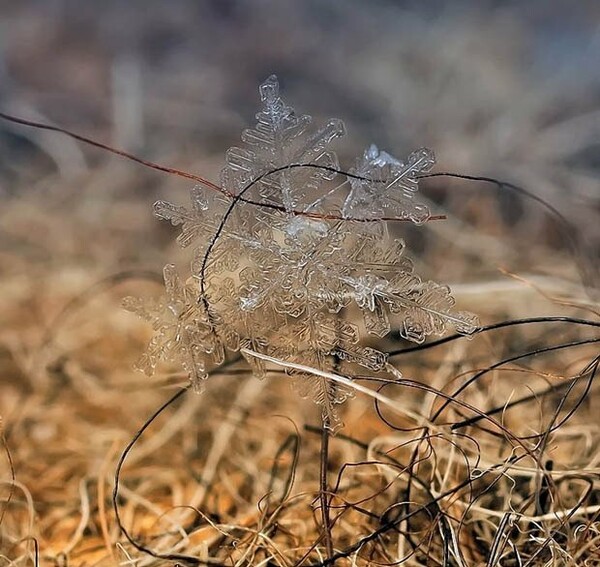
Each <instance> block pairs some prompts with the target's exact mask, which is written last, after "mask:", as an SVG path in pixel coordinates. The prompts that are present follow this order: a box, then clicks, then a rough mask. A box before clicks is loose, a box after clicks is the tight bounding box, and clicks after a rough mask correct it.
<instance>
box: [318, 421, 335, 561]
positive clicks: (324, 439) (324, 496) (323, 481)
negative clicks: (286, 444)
mask: <svg viewBox="0 0 600 567" xmlns="http://www.w3.org/2000/svg"><path fill="white" fill-rule="evenodd" d="M322 423H323V427H322V431H321V470H320V474H319V499H320V501H321V518H322V520H323V532H324V534H325V548H326V550H327V559H331V558H332V557H333V539H332V538H331V518H330V517H329V496H328V483H327V468H328V465H329V418H328V417H326V416H324V417H323V422H322Z"/></svg>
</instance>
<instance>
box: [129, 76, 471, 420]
mask: <svg viewBox="0 0 600 567" xmlns="http://www.w3.org/2000/svg"><path fill="white" fill-rule="evenodd" d="M259 92H260V99H261V102H262V107H261V109H260V111H259V112H258V114H257V115H256V120H257V123H256V125H255V126H254V127H253V128H249V129H247V130H244V132H243V133H242V142H243V144H242V145H241V147H235V148H231V149H230V150H228V151H227V153H226V165H225V167H224V168H223V171H222V174H221V184H222V187H223V189H224V193H223V194H215V193H214V192H212V193H211V192H209V191H208V190H205V189H203V188H201V187H194V188H193V189H192V191H191V196H190V200H191V207H190V208H186V207H183V206H178V205H174V204H171V203H168V202H165V201H158V202H157V203H156V204H155V205H154V210H155V213H156V215H157V216H158V217H159V218H161V219H164V220H168V221H170V222H171V223H172V224H173V225H175V226H178V227H180V229H181V233H180V235H179V237H178V241H179V243H180V244H181V245H182V246H184V247H187V246H189V247H192V248H193V258H192V261H191V272H192V273H191V277H190V278H189V280H188V281H187V282H186V283H185V284H184V283H182V282H181V281H180V279H179V276H178V275H177V273H176V272H175V269H174V267H173V266H167V267H166V268H165V272H164V274H165V285H166V298H165V299H164V300H162V301H159V302H155V303H151V302H150V303H141V302H140V301H139V300H133V299H128V300H127V307H128V309H130V310H133V311H135V312H137V313H140V314H141V315H142V316H144V317H145V318H146V319H148V320H149V321H150V322H151V323H152V324H153V327H154V332H155V334H154V337H153V339H152V341H151V343H150V346H149V348H148V351H147V352H146V354H145V355H144V356H143V358H142V361H141V363H140V366H141V368H142V369H143V370H144V371H146V372H148V373H151V372H152V371H153V369H154V367H155V366H156V363H157V361H158V359H160V358H167V359H177V360H179V361H181V363H182V365H183V366H184V368H185V370H186V371H187V372H188V373H189V375H190V378H191V380H192V383H193V384H194V385H195V387H196V389H199V387H200V385H201V384H202V383H203V380H204V379H205V377H206V375H207V374H206V369H207V368H208V367H209V366H210V365H215V364H219V363H220V362H221V361H223V359H224V356H225V351H226V350H232V351H236V350H239V349H240V348H244V349H250V350H254V351H256V352H259V353H262V354H266V355H269V356H273V357H277V358H279V359H283V360H285V361H289V362H295V363H300V364H302V365H304V366H307V365H308V366H311V365H312V367H314V368H317V369H319V370H337V369H339V370H340V371H342V372H344V373H345V374H346V375H350V376H351V375H352V368H353V367H356V366H359V367H363V368H367V369H369V370H371V371H381V370H384V369H385V365H386V355H385V354H384V353H382V352H379V351H377V350H376V349H374V348H372V347H366V346H363V345H362V344H361V343H362V342H363V340H364V339H365V338H366V337H367V336H368V335H372V336H374V337H378V338H381V337H384V336H385V335H387V334H388V333H389V332H390V330H391V329H392V328H395V329H398V330H399V332H400V333H401V335H402V336H403V337H404V338H406V339H408V340H410V341H415V342H418V343H420V342H422V341H424V340H425V338H426V337H427V336H428V335H431V334H436V335H438V334H441V333H443V332H445V330H446V329H447V328H448V327H451V328H454V329H455V330H456V331H457V332H460V333H465V334H470V333H473V332H474V331H475V330H476V328H477V319H476V318H475V317H474V316H473V315H471V314H468V313H463V312H456V311H455V310H454V299H453V298H452V296H451V295H450V290H449V289H448V287H446V286H444V285H440V284H437V283H435V282H432V281H423V280H422V279H421V278H420V277H419V276H417V275H416V274H415V273H414V271H413V266H412V263H411V262H410V260H409V259H407V258H406V257H405V255H404V249H405V246H404V242H403V241H401V240H394V239H392V238H391V237H390V236H389V233H388V230H387V228H386V221H385V220H382V219H383V218H393V219H398V220H406V221H410V222H413V223H416V224H420V223H423V222H425V221H426V220H427V219H428V218H429V210H428V209H427V207H426V206H425V205H423V204H422V203H420V202H419V201H418V198H417V190H418V177H419V175H420V174H423V173H425V172H428V171H429V170H430V169H431V168H432V167H433V164H434V162H435V158H434V156H433V153H432V152H431V151H430V150H428V149H425V148H422V149H419V150H417V151H415V152H413V153H412V154H410V155H409V156H408V158H407V159H406V160H405V161H401V160H398V159H396V158H394V157H392V156H391V155H390V154H388V153H387V152H385V151H381V150H379V149H378V148H377V147H376V146H374V145H371V146H370V147H369V148H368V149H367V150H366V151H365V152H364V154H363V156H362V157H361V158H360V159H359V160H358V161H357V163H356V166H355V167H354V169H352V170H351V171H350V172H348V174H344V173H343V172H341V171H340V170H339V165H338V158H337V156H336V154H335V152H334V151H332V150H331V149H330V144H331V142H332V141H334V140H335V139H336V138H338V137H340V136H342V135H343V134H344V125H343V123H342V122H341V121H340V120H330V121H329V122H327V123H326V124H325V126H323V127H321V128H314V127H313V126H312V119H311V117H310V116H308V115H298V114H296V113H295V111H294V109H293V108H292V107H290V106H289V105H288V104H286V103H285V101H284V100H283V99H282V98H281V96H280V93H279V84H278V82H277V79H276V77H274V76H271V77H269V78H268V79H267V80H266V81H265V82H264V83H263V84H262V85H261V86H260V88H259ZM232 195H236V196H237V197H236V198H235V200H233V199H232V197H231V196H232ZM228 196H229V197H228ZM357 311H358V312H360V313H361V314H362V317H361V318H357V317H354V314H355V313H356V312H357ZM361 319H362V320H361ZM247 359H248V362H249V363H250V365H251V367H252V369H253V371H254V372H255V373H256V374H257V375H259V376H262V375H264V374H265V371H266V367H265V363H264V361H263V360H259V359H257V358H255V357H251V356H247ZM290 374H292V375H293V378H294V384H295V389H296V391H298V392H299V393H300V394H301V395H303V396H305V397H309V398H311V399H312V400H313V401H314V402H315V403H317V404H319V405H320V406H321V410H322V416H323V422H324V424H325V425H326V427H328V428H329V429H331V430H332V431H333V430H335V429H337V428H338V427H339V426H340V425H341V421H340V418H339V416H338V413H337V407H338V406H339V405H340V404H341V403H343V402H344V401H345V400H346V399H347V398H348V397H350V396H351V395H352V391H351V389H349V388H347V387H341V386H340V385H336V384H334V383H331V382H329V381H328V380H327V379H325V378H322V377H320V376H316V375H313V374H308V373H303V372H296V371H293V372H290Z"/></svg>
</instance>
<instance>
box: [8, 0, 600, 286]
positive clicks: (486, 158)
mask: <svg viewBox="0 0 600 567" xmlns="http://www.w3.org/2000/svg"><path fill="white" fill-rule="evenodd" d="M599 61H600V5H599V4H598V2H595V1H592V0H590V1H580V2H576V3H573V2H567V1H564V2H562V1H556V0H555V1H553V2H545V1H542V0H540V1H535V0H532V1H530V2H526V3H523V2H497V1H490V0H486V1H478V2H465V1H456V2H441V1H440V2H427V3H423V2H410V1H408V2H394V1H390V0H371V1H369V2H361V1H355V0H344V1H341V0H319V1H317V0H307V1H303V2H292V1H287V0H256V1H252V2H250V1H233V0H212V1H211V0H204V1H200V2H198V1H192V0H189V1H186V0H174V1H170V2H161V1H157V0H143V1H142V0H138V1H136V0H134V1H130V2H120V1H116V0H115V1H111V0H107V1H102V2H78V1H77V0H37V1H36V0H21V1H19V2H2V3H1V4H0V108H2V110H3V111H6V112H9V113H12V114H15V115H18V116H21V117H26V118H30V119H37V120H39V121H43V122H48V123H52V124H55V125H60V126H62V127H65V128H69V129H72V130H75V131H77V132H78V133H82V134H85V135H88V136H90V137H93V138H95V139H97V140H100V141H103V142H106V143H109V144H113V145H115V146H117V147H120V148H123V149H126V150H129V151H132V152H135V153H137V154H138V155H140V156H143V157H146V158H149V159H153V160H156V161H159V162H161V163H164V164H167V165H173V166H177V167H180V168H183V169H188V170H191V171H194V172H196V173H199V174H201V175H204V176H205V177H208V178H209V179H215V180H216V179H218V172H219V169H220V167H221V166H222V165H223V156H224V152H225V150H226V149H227V148H228V147H230V146H232V145H235V144H236V143H238V140H239V135H240V131H241V129H242V128H244V127H246V126H247V125H249V124H252V123H253V115H254V113H255V112H256V109H257V107H258V94H257V85H258V84H259V83H260V82H261V81H262V80H264V79H265V78H266V77H267V76H268V75H270V74H271V73H276V74H277V75H278V77H279V79H280V82H281V84H282V89H283V92H284V96H285V97H286V99H287V100H288V101H289V102H290V104H292V105H293V106H294V107H295V108H296V110H297V111H298V112H301V113H308V114H312V115H313V116H314V117H315V120H316V121H317V122H320V121H321V120H325V119H327V118H329V117H332V116H335V117H339V118H341V119H343V120H344V122H345V123H346V126H347V130H348V134H347V136H346V137H345V139H344V140H343V141H342V142H340V143H339V144H338V146H337V149H338V152H339V154H340V159H341V163H342V164H345V165H346V167H351V166H352V164H353V162H354V159H355V157H356V156H357V155H359V154H360V153H361V152H362V151H363V150H364V148H365V147H366V146H367V145H368V144H370V143H371V142H375V143H377V145H378V146H380V147H382V148H384V149H386V150H387V151H388V152H390V153H392V154H393V155H396V156H397V157H399V158H402V157H404V156H405V155H406V154H407V153H408V152H410V151H411V150H413V149H415V148H417V147H420V146H428V147H430V148H432V149H433V150H434V151H435V152H436V154H437V157H438V162H439V165H438V167H437V171H453V172H458V173H464V174H480V175H490V176H495V177H498V178H501V179H503V180H507V181H512V182H516V183H520V184H523V185H524V186H525V187H526V188H527V189H529V190H530V191H532V192H533V193H535V194H536V195H539V196H540V197H542V198H543V199H545V200H546V201H548V202H550V203H552V204H553V205H554V206H555V207H556V208H558V209H560V211H561V212H562V213H563V214H564V215H565V216H566V217H568V218H569V219H570V220H571V221H572V222H573V223H574V224H575V225H576V226H577V227H578V228H577V230H579V231H580V232H582V233H585V239H586V241H587V247H588V251H590V250H591V251H594V250H596V249H598V248H600V235H599V232H600V230H599V227H598V225H599V223H598V222H597V218H598V212H599V210H600V189H599V187H600V186H599V174H600V159H599V155H600V153H599V152H600V70H599V67H598V62H599ZM90 174H92V176H91V177H90ZM40 180H43V183H42V185H43V187H40ZM58 186H60V187H61V191H62V196H63V199H60V207H61V214H62V215H63V218H64V219H65V220H66V219H67V218H68V217H69V216H71V215H73V214H78V213H77V211H79V213H81V210H80V209H78V207H83V208H84V209H85V216H86V224H87V225H88V229H89V228H90V223H91V224H92V225H94V223H97V224H98V228H99V229H100V228H101V226H102V225H105V224H106V221H107V219H106V215H109V216H116V217H118V219H117V220H118V222H117V223H116V224H117V226H118V227H120V228H119V229H118V230H120V231H125V232H127V231H128V230H130V229H132V228H133V226H132V225H136V223H140V222H141V221H140V220H136V219H135V218H133V216H132V215H130V216H129V218H127V217H128V215H127V211H128V209H127V207H128V202H129V201H130V200H131V199H132V198H133V197H134V196H137V197H139V196H143V197H144V200H145V202H146V204H147V206H148V209H147V210H148V211H149V210H150V209H149V206H150V204H151V202H152V200H153V199H154V198H155V197H156V196H157V195H158V194H163V193H165V192H168V193H169V194H170V196H171V198H173V199H175V200H177V195H178V196H179V197H180V200H181V201H182V202H183V201H184V200H185V199H186V192H187V189H188V187H189V185H188V184H186V183H185V182H182V181H181V180H176V179H169V178H168V177H166V176H164V175H161V174H157V173H152V172H148V171H144V170H143V169H142V168H140V167H138V166H136V165H133V164H128V163H125V162H123V161H121V162H118V161H117V160H115V158H112V157H111V156H109V155H107V154H103V153H102V152H101V151H100V150H95V149H93V150H90V149H89V148H86V147H82V146H81V145H78V144H76V143H74V142H73V141H71V140H69V139H68V138H65V137H64V136H61V135H57V134H51V133H44V132H39V131H34V130H31V129H26V128H23V127H19V126H15V125H12V124H9V123H6V122H1V123H0V194H1V195H2V199H3V203H4V207H3V208H5V210H6V203H7V199H13V198H20V199H22V198H24V197H27V198H28V199H34V203H35V202H37V203H38V204H39V205H40V206H41V207H43V208H48V207H49V206H50V204H49V203H48V197H49V193H52V190H53V189H52V187H54V191H57V190H58V189H57V187H58ZM90 186H91V187H90ZM174 187H175V188H176V189H173V188H174ZM424 194H425V195H426V197H427V198H428V199H430V200H431V201H432V202H434V203H437V204H438V205H439V208H438V211H442V212H445V213H447V214H448V215H449V217H450V218H449V221H448V222H447V223H444V226H443V227H442V226H440V225H439V224H438V226H436V227H435V228H433V229H432V231H433V232H434V233H435V235H436V236H435V237H434V238H433V242H434V243H435V250H434V252H435V251H436V250H437V252H438V254H437V255H438V257H439V259H440V261H441V262H442V265H441V266H440V265H437V267H436V272H438V273H439V270H442V272H443V273H444V274H445V275H446V276H447V277H450V278H451V279H452V278H458V277H461V278H462V277H465V276H468V275H469V274H472V273H474V272H473V270H474V269H475V268H474V266H473V263H471V265H470V268H469V270H468V274H465V273H464V271H463V270H462V268H461V269H460V270H459V271H460V273H458V272H457V271H456V269H455V268H454V267H453V266H454V265H455V263H456V262H455V260H454V258H455V254H462V255H464V254H466V255H467V257H470V258H475V257H476V258H478V259H479V261H478V262H476V264H477V265H480V264H485V265H487V267H488V268H490V267H491V269H492V270H495V268H496V267H497V266H498V265H499V264H502V265H505V267H508V268H509V269H519V268H521V267H523V266H525V267H527V268H528V269H530V268H532V267H535V266H538V265H540V264H543V263H544V261H545V260H544V259H540V250H538V248H537V244H540V245H543V246H546V245H550V246H551V247H552V248H553V249H557V250H563V251H564V252H565V253H566V255H565V258H566V261H567V263H568V260H569V256H570V255H572V254H571V252H570V251H569V250H568V249H567V248H565V243H564V240H565V238H564V234H561V232H560V231H559V230H557V228H556V221H555V219H552V218H551V217H549V216H548V215H547V213H546V212H545V211H544V210H543V208H541V207H540V206H539V205H536V204H533V205H532V204H531V203H528V202H526V200H525V201H523V199H522V198H520V197H515V196H514V195H513V194H511V193H509V192H507V191H497V190H494V189H493V188H492V187H489V186H481V185H477V184H475V183H467V182H460V183H459V182H456V181H455V182H450V181H449V180H444V179H438V180H436V181H435V182H429V183H428V184H424ZM82 195H86V197H85V198H84V197H82ZM174 195H175V196H174ZM82 199H83V202H82ZM130 204H131V203H130ZM115 207H117V209H118V210H115ZM11 216H12V215H11ZM120 221H122V222H120ZM3 224H4V223H3ZM128 225H129V226H128ZM4 228H5V229H6V230H5V232H6V231H8V232H9V234H4V236H5V238H4V241H5V244H4V248H6V246H7V244H6V243H7V242H10V246H13V245H14V243H15V239H17V240H21V241H22V240H23V239H25V241H28V242H27V244H28V245H31V246H34V247H35V246H38V247H39V246H40V245H41V244H42V243H40V242H39V239H33V240H34V241H30V240H32V239H30V238H29V237H28V236H27V234H25V233H23V229H22V228H18V229H17V227H13V230H12V231H10V230H8V229H7V228H6V225H5V227H4ZM77 230H79V228H78V229H77ZM149 230H150V229H149ZM154 230H155V233H156V231H157V230H158V231H159V236H158V237H157V238H159V242H158V243H160V231H161V230H162V231H163V232H162V236H164V237H168V242H172V240H171V238H170V236H171V233H170V232H169V231H168V228H165V227H162V228H160V229H159V228H157V227H156V224H155V225H154ZM402 230H404V231H405V234H404V236H406V237H407V240H409V246H411V244H410V242H412V248H413V250H415V251H416V252H423V251H424V249H425V248H426V247H428V249H430V248H431V246H432V240H431V238H429V237H428V236H424V235H426V234H428V233H429V232H430V231H422V230H420V231H417V232H418V234H417V233H416V232H415V231H414V230H412V229H410V228H409V227H404V228H403V229H402ZM574 230H575V229H574ZM120 236H125V235H122V234H120ZM131 236H132V235H129V237H130V238H131ZM8 237H10V238H9V240H6V238H8ZM143 237H144V239H145V240H146V239H147V238H149V237H150V236H149V235H147V234H146V235H144V236H143ZM511 237H516V238H517V241H516V242H518V243H522V241H523V238H526V239H527V244H528V246H527V247H524V246H522V245H519V246H517V247H515V241H514V240H511ZM35 240H37V242H36V241H35ZM79 240H81V238H80V239H79ZM166 242H167V241H165V243H166ZM53 244H55V245H56V246H58V247H60V244H59V243H53ZM121 244H123V245H124V248H123V254H122V257H121V258H119V259H118V263H120V264H122V263H126V262H129V261H132V260H136V259H137V260H142V261H146V260H148V258H146V257H143V258H139V256H144V253H143V252H141V251H139V250H138V251H137V252H134V251H133V250H130V251H129V252H127V245H126V244H124V243H123V241H121ZM119 248H121V246H120V245H119ZM42 255H43V254H42ZM448 258H451V260H448ZM549 260H550V263H555V259H553V258H550V259H549ZM152 262H153V263H154V260H152Z"/></svg>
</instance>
